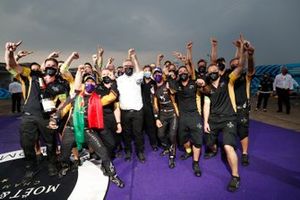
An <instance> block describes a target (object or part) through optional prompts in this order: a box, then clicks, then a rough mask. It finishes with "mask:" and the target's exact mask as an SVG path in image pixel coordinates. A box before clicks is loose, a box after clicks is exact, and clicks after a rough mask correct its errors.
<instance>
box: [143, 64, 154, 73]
mask: <svg viewBox="0 0 300 200" xmlns="http://www.w3.org/2000/svg"><path fill="white" fill-rule="evenodd" d="M146 68H149V69H150V71H151V72H152V67H151V66H150V65H145V66H144V67H143V70H144V69H146Z"/></svg>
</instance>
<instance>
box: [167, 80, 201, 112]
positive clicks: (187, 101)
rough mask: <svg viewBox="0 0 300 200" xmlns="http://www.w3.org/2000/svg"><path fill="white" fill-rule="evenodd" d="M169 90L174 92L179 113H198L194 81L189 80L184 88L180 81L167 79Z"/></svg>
mask: <svg viewBox="0 0 300 200" xmlns="http://www.w3.org/2000/svg"><path fill="white" fill-rule="evenodd" d="M169 83H170V88H172V89H174V90H176V97H177V101H178V108H179V113H180V112H198V107H197V102H196V101H197V90H198V88H197V84H196V81H195V80H189V82H188V84H187V85H186V86H183V85H182V83H181V81H175V80H171V79H169Z"/></svg>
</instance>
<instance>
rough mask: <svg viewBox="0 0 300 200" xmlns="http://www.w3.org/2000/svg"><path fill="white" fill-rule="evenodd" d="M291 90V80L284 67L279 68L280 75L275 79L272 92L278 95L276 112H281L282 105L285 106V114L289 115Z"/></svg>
mask: <svg viewBox="0 0 300 200" xmlns="http://www.w3.org/2000/svg"><path fill="white" fill-rule="evenodd" d="M291 90H293V78H292V76H291V75H290V74H288V70H287V68H286V67H285V66H282V67H281V73H280V74H278V75H277V76H276V77H275V80H274V82H273V91H274V92H275V91H276V93H277V95H278V110H277V112H282V103H284V104H285V105H286V114H290V110H291V105H290V91H291Z"/></svg>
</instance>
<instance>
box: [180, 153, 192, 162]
mask: <svg viewBox="0 0 300 200" xmlns="http://www.w3.org/2000/svg"><path fill="white" fill-rule="evenodd" d="M189 157H192V153H187V152H184V154H182V155H181V156H180V160H186V159H188V158H189Z"/></svg>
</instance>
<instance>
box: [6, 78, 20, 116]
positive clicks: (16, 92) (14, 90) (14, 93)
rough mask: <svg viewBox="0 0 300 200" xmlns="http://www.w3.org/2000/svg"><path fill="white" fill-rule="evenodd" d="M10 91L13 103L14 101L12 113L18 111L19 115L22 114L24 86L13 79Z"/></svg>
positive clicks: (9, 87)
mask: <svg viewBox="0 0 300 200" xmlns="http://www.w3.org/2000/svg"><path fill="white" fill-rule="evenodd" d="M8 91H9V92H10V94H11V101H12V107H11V111H12V112H13V113H14V112H15V111H16V108H17V111H18V113H20V112H21V99H22V85H21V83H19V82H18V80H17V79H15V78H14V79H13V82H11V83H10V84H9V86H8Z"/></svg>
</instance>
